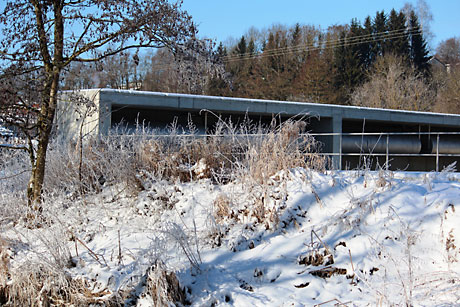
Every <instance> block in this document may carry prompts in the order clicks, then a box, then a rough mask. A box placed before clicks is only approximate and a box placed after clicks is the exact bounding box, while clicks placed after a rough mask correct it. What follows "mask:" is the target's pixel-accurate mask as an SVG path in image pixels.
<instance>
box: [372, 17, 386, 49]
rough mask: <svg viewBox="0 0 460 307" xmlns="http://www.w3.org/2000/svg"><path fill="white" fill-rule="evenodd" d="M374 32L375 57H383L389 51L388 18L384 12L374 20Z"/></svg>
mask: <svg viewBox="0 0 460 307" xmlns="http://www.w3.org/2000/svg"><path fill="white" fill-rule="evenodd" d="M373 30H374V44H373V53H374V54H375V56H376V57H377V56H382V55H384V54H385V51H386V50H387V49H388V27H387V16H386V15H385V12H384V11H383V10H382V11H381V12H377V13H376V15H375V18H374V24H373Z"/></svg>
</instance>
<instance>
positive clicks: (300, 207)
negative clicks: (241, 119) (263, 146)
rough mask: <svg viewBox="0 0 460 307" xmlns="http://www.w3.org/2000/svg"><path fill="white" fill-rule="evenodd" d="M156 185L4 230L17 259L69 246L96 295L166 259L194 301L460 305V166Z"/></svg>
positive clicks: (117, 192)
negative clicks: (43, 222) (40, 223)
mask: <svg viewBox="0 0 460 307" xmlns="http://www.w3.org/2000/svg"><path fill="white" fill-rule="evenodd" d="M204 170H205V165H204V164H203V163H201V164H198V165H197V166H196V169H195V170H194V171H195V172H197V173H198V174H199V173H201V172H203V171H204ZM145 186H146V187H147V188H146V190H144V191H141V192H139V193H131V192H128V191H126V190H123V189H122V188H121V186H107V187H104V189H103V190H102V192H101V193H98V194H95V195H91V196H87V197H85V199H71V198H69V197H60V198H57V199H53V200H52V201H51V200H50V201H49V202H48V203H45V205H44V208H45V210H44V214H45V215H47V216H48V217H49V218H52V220H53V221H54V222H53V223H52V224H50V225H49V226H45V227H42V228H39V229H28V228H27V227H26V225H24V224H20V223H19V224H15V225H13V224H10V225H9V226H8V227H3V229H2V233H1V234H0V236H1V237H3V238H7V239H9V240H10V242H16V244H14V243H12V244H11V249H12V251H13V253H12V254H13V255H12V259H11V263H10V265H11V268H14V267H19V266H20V264H21V263H24V262H38V261H45V260H43V259H48V260H46V261H50V260H49V259H50V258H51V256H47V255H49V254H52V252H53V250H56V248H55V247H56V246H62V245H64V246H65V247H66V248H67V249H68V251H69V252H70V254H71V256H72V259H73V260H74V262H75V267H72V268H68V269H67V270H68V272H69V274H71V276H73V277H75V278H84V279H86V280H88V281H89V282H90V283H91V284H92V285H93V286H94V291H96V290H104V289H108V290H109V291H110V292H115V291H118V290H120V289H126V288H136V289H138V291H137V292H138V293H141V292H142V291H143V289H142V287H143V284H142V277H143V276H144V275H145V273H146V271H147V269H148V268H149V267H150V266H151V265H152V264H153V263H154V262H155V260H156V259H161V260H162V261H164V263H165V264H166V265H167V267H168V269H169V270H171V271H173V272H175V273H176V274H177V276H178V279H179V281H180V283H181V285H182V286H184V287H185V288H186V289H187V293H188V294H187V295H188V296H187V299H188V301H189V302H190V303H191V304H192V306H212V305H214V306H313V305H316V304H317V305H321V306H333V305H334V304H337V303H343V304H345V305H346V306H374V305H383V306H387V305H392V304H393V305H406V304H409V305H411V304H412V305H413V306H452V305H460V287H459V286H460V265H459V262H458V261H459V260H460V255H459V254H460V249H459V248H458V242H459V241H458V240H459V239H460V225H459V223H458V221H459V218H460V216H459V212H460V208H459V199H460V197H459V196H460V174H457V173H448V172H446V173H408V172H383V171H381V172H362V171H341V172H330V173H327V174H323V173H317V172H313V171H309V170H304V169H292V170H290V171H287V172H282V173H280V174H278V175H276V176H274V177H273V178H272V181H271V182H270V183H268V184H267V186H257V185H250V184H248V183H246V182H233V183H228V184H225V185H215V184H213V183H212V182H211V181H209V180H208V179H203V180H200V181H197V182H191V183H174V184H172V183H168V182H164V181H155V180H152V181H151V182H150V184H149V185H145ZM218 199H219V202H218V201H217V200H218ZM261 204H262V206H261ZM262 207H263V208H265V209H264V210H266V211H265V213H264V214H265V215H264V218H259V219H258V217H257V213H258V214H259V216H260V214H261V213H260V212H259V211H257V210H259V209H258V208H262ZM19 243H20V244H19ZM308 256H311V258H309V257H308ZM315 257H322V258H323V259H321V260H318V261H316V262H315V261H313V262H314V263H312V261H311V259H316V258H315ZM318 259H320V258H318ZM332 259H333V261H331V260H332ZM309 263H311V264H309ZM328 274H330V275H331V276H328ZM137 305H138V306H152V305H153V301H152V299H151V297H149V296H148V295H143V296H142V297H141V298H140V299H139V300H138V301H137Z"/></svg>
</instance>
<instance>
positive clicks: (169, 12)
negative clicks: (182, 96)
mask: <svg viewBox="0 0 460 307" xmlns="http://www.w3.org/2000/svg"><path fill="white" fill-rule="evenodd" d="M5 2H6V3H5ZM5 2H4V4H3V5H4V8H3V12H2V14H1V15H0V30H1V32H2V34H3V38H2V40H1V41H0V67H1V68H0V78H2V81H3V80H10V81H11V83H10V84H11V87H8V88H5V87H2V94H1V97H0V98H2V100H1V103H2V104H1V106H2V112H1V113H2V114H4V118H7V117H8V116H16V115H17V114H18V113H19V114H21V112H26V113H28V114H32V113H33V114H34V115H35V118H36V119H35V124H34V125H33V127H27V129H30V130H34V129H35V131H36V133H37V139H36V142H37V143H36V146H35V145H34V146H32V144H30V146H29V147H30V148H29V151H30V152H31V155H30V156H31V163H32V173H31V178H30V182H29V188H28V191H27V192H28V193H27V194H28V197H29V201H30V202H31V203H32V202H39V201H40V197H41V193H42V187H43V180H44V174H45V161H46V152H47V148H48V144H49V141H50V135H51V131H52V126H53V120H54V117H55V112H56V106H57V99H58V91H59V89H60V86H61V81H62V80H61V78H62V75H63V70H64V69H65V68H66V67H68V66H69V65H71V63H74V62H98V61H101V60H102V59H104V58H106V57H108V56H111V55H115V54H118V53H120V52H123V51H125V50H129V49H133V48H143V47H164V46H166V47H168V48H171V49H177V48H178V46H180V45H183V44H184V43H186V42H187V41H188V40H189V39H190V37H194V35H195V33H196V30H195V26H194V24H193V22H192V20H191V16H189V15H188V14H187V12H185V11H183V10H181V5H182V2H181V1H178V2H176V3H172V2H171V1H168V0H151V1H143V0H7V1H5ZM30 76H32V78H31V79H30V80H33V84H34V87H32V88H30V83H29V82H28V80H29V78H30ZM21 77H22V78H24V79H25V80H24V81H25V82H23V83H17V82H16V80H17V79H18V78H21ZM26 93H29V94H26ZM11 99H14V100H11ZM29 99H30V100H29ZM32 101H33V103H32ZM13 104H16V107H15V108H16V109H15V110H12V109H11V107H10V105H13ZM18 111H21V112H18ZM13 112H16V113H13ZM5 114H6V115H5ZM16 117H17V116H16ZM10 122H12V123H15V124H20V125H22V123H19V122H15V121H14V120H10Z"/></svg>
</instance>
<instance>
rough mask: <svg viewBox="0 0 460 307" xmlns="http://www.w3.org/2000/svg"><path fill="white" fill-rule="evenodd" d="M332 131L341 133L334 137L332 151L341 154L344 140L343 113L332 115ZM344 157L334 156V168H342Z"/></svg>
mask: <svg viewBox="0 0 460 307" xmlns="http://www.w3.org/2000/svg"><path fill="white" fill-rule="evenodd" d="M332 132H333V133H339V135H334V136H333V137H332V152H333V153H334V154H341V153H342V148H341V147H342V142H341V137H342V136H341V134H342V115H341V114H333V116H332ZM341 163H342V157H341V156H340V155H334V156H332V167H333V168H334V169H341V168H342V165H341Z"/></svg>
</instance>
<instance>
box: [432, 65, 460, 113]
mask: <svg viewBox="0 0 460 307" xmlns="http://www.w3.org/2000/svg"><path fill="white" fill-rule="evenodd" d="M439 77H440V78H442V82H439V83H440V86H439V89H438V96H437V99H436V104H435V107H434V110H435V111H436V112H442V113H454V114H459V113H460V65H458V64H457V65H454V66H453V67H452V69H451V71H450V72H449V73H447V72H445V73H444V74H442V75H441V76H439Z"/></svg>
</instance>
